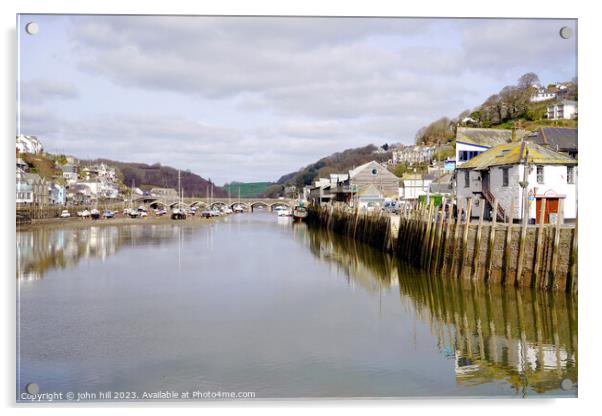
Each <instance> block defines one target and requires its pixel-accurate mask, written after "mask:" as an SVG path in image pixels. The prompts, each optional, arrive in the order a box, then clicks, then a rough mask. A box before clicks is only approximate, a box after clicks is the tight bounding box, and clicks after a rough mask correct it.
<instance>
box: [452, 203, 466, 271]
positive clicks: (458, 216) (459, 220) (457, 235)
mask: <svg viewBox="0 0 602 416" xmlns="http://www.w3.org/2000/svg"><path fill="white" fill-rule="evenodd" d="M463 211H464V209H460V208H458V210H457V213H456V227H455V230H454V238H453V239H452V250H451V256H452V264H451V268H450V272H451V275H452V276H453V277H456V276H457V273H456V268H457V267H458V252H457V250H456V249H457V247H458V240H459V238H460V225H461V224H462V212H463ZM464 212H465V211H464Z"/></svg>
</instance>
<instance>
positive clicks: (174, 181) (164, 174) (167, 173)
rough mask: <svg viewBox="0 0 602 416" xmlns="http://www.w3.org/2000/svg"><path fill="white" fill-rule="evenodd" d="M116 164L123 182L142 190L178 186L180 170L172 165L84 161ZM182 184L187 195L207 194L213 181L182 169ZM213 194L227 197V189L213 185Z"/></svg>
mask: <svg viewBox="0 0 602 416" xmlns="http://www.w3.org/2000/svg"><path fill="white" fill-rule="evenodd" d="M100 162H104V163H106V164H107V165H110V166H114V167H115V168H116V169H117V174H118V176H119V177H120V179H121V180H122V181H123V183H124V184H125V185H127V186H132V183H133V184H134V185H135V186H137V187H139V188H140V189H142V190H145V191H147V190H150V189H151V188H155V187H158V188H174V189H177V188H178V170H177V169H175V168H172V167H170V166H163V165H161V164H160V163H155V164H153V165H148V164H146V163H130V162H118V161H114V160H108V159H97V160H93V161H88V162H84V163H100ZM180 175H181V184H182V189H183V192H184V196H185V197H189V196H200V197H204V196H207V194H208V193H207V191H208V190H209V192H211V191H210V189H211V182H209V181H208V180H207V179H205V178H202V177H201V176H199V175H197V174H195V173H192V172H189V171H181V173H180ZM213 196H215V197H225V196H227V193H226V191H224V190H223V189H222V188H220V187H218V186H216V185H213Z"/></svg>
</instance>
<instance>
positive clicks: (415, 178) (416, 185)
mask: <svg viewBox="0 0 602 416" xmlns="http://www.w3.org/2000/svg"><path fill="white" fill-rule="evenodd" d="M434 179H435V178H434V177H433V176H432V175H423V174H420V173H408V174H405V175H403V176H402V177H401V180H402V186H401V188H400V189H399V190H398V192H399V194H398V195H399V199H403V200H405V201H410V202H413V203H415V202H416V201H417V200H418V197H419V196H421V195H427V194H428V193H429V192H430V187H431V183H432V182H433V180H434Z"/></svg>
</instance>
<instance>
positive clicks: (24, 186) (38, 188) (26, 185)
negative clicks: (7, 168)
mask: <svg viewBox="0 0 602 416" xmlns="http://www.w3.org/2000/svg"><path fill="white" fill-rule="evenodd" d="M17 189H18V190H19V189H20V192H25V193H27V192H31V195H21V196H22V197H26V198H21V199H20V200H21V201H22V203H31V204H33V205H37V206H44V205H48V181H47V180H46V179H44V178H42V177H41V176H40V175H38V174H37V173H28V172H24V171H23V170H19V169H18V170H17ZM18 192H19V191H18ZM17 199H18V200H19V198H17Z"/></svg>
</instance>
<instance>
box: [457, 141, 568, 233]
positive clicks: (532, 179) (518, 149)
mask: <svg viewBox="0 0 602 416" xmlns="http://www.w3.org/2000/svg"><path fill="white" fill-rule="evenodd" d="M525 179H526V181H525ZM523 186H524V187H525V188H524V189H525V190H524V193H523ZM456 195H457V199H458V208H465V207H466V204H467V199H468V198H472V199H473V208H472V217H478V216H479V214H480V211H481V209H484V210H485V211H484V216H485V218H487V219H491V211H492V207H493V201H494V200H496V201H497V202H498V207H499V208H498V215H499V218H500V219H503V218H508V217H509V216H510V210H511V207H512V206H513V207H514V210H513V213H512V216H513V218H514V219H516V220H521V219H522V218H523V212H527V215H528V219H538V220H539V212H540V206H541V201H542V200H543V198H546V200H547V201H548V203H547V204H546V209H545V214H544V221H545V222H549V221H550V220H553V219H554V214H557V213H558V207H559V201H560V200H561V199H562V200H564V213H563V214H564V219H568V220H573V219H575V217H576V214H577V160H576V159H574V158H572V157H570V156H569V155H567V154H564V153H560V152H556V151H554V150H551V149H550V148H548V147H544V146H541V145H538V144H536V143H533V142H530V141H520V142H513V143H507V144H503V145H500V146H496V147H494V148H492V149H490V150H487V151H485V152H483V153H481V154H480V155H479V156H476V157H475V158H473V159H471V160H470V161H469V162H466V163H464V164H463V165H462V166H460V167H458V171H457V187H456ZM524 197H527V198H526V199H527V204H528V205H526V204H525V206H523V199H524ZM481 199H482V200H483V201H484V204H481Z"/></svg>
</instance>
